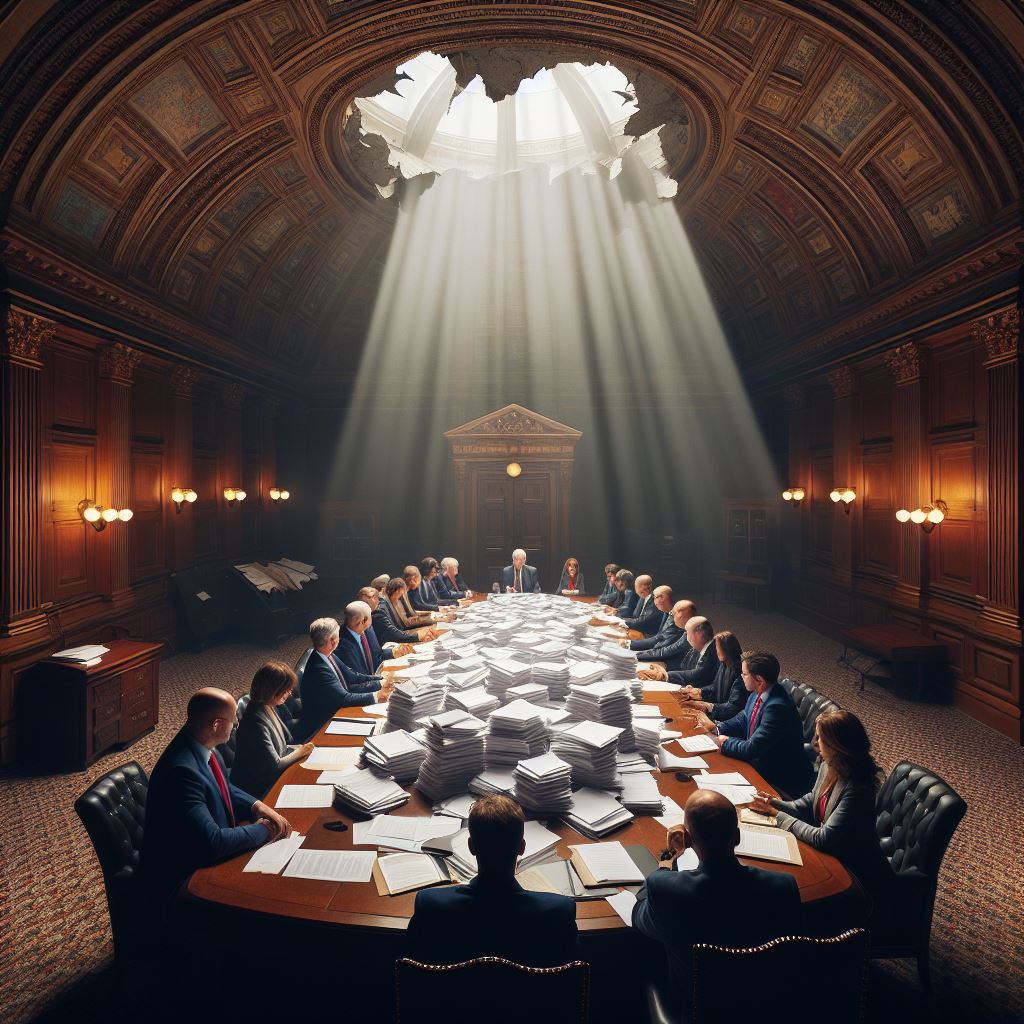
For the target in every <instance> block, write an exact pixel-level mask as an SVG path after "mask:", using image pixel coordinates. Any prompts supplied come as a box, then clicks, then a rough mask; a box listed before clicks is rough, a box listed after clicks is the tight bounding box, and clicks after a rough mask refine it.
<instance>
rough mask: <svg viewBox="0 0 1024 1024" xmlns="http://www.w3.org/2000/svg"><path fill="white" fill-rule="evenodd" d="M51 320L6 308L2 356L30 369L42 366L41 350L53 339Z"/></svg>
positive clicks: (53, 325) (55, 326) (53, 330)
mask: <svg viewBox="0 0 1024 1024" xmlns="http://www.w3.org/2000/svg"><path fill="white" fill-rule="evenodd" d="M56 329H57V325H56V324H55V323H53V321H52V320H45V319H43V318H42V317H37V316H33V315H32V314H30V313H21V312H19V311H18V310H16V309H8V310H7V312H6V314H5V317H4V358H5V359H7V360H9V361H10V362H12V363H17V364H18V365H19V366H24V367H26V368H28V369H31V370H38V369H41V368H42V365H43V363H42V359H41V356H42V352H43V349H44V348H46V347H47V346H48V345H49V344H51V342H52V341H53V337H54V334H55V333H56Z"/></svg>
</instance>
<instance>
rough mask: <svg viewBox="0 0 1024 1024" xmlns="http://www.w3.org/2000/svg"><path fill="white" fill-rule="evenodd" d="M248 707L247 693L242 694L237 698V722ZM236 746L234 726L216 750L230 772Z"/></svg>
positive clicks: (236, 731)
mask: <svg viewBox="0 0 1024 1024" xmlns="http://www.w3.org/2000/svg"><path fill="white" fill-rule="evenodd" d="M248 707H249V694H247V693H246V694H243V695H242V696H241V697H239V698H238V707H237V715H238V720H239V722H240V721H241V720H242V717H243V716H244V715H245V712H246V709H247V708H248ZM237 746H238V726H237V725H236V726H234V727H233V728H232V730H231V735H230V736H229V737H228V738H227V739H226V740H225V741H224V742H223V743H219V744H217V750H218V751H219V752H220V756H221V757H222V758H223V759H224V766H225V767H226V768H227V770H228V771H229V772H230V771H231V769H232V767H233V766H234V764H235V749H236V747H237Z"/></svg>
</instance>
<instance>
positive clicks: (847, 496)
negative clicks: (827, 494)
mask: <svg viewBox="0 0 1024 1024" xmlns="http://www.w3.org/2000/svg"><path fill="white" fill-rule="evenodd" d="M842 497H843V501H845V502H846V504H847V505H849V504H850V502H851V501H853V499H854V498H856V497H857V492H856V491H855V490H854V489H853V488H852V487H847V488H846V490H845V491H843V495H842Z"/></svg>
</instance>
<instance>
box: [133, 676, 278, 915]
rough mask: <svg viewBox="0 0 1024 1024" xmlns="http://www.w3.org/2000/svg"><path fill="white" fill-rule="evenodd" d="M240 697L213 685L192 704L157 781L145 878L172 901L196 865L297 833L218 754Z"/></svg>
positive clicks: (159, 896) (149, 807)
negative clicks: (235, 778) (234, 781)
mask: <svg viewBox="0 0 1024 1024" xmlns="http://www.w3.org/2000/svg"><path fill="white" fill-rule="evenodd" d="M237 720H238V719H237V717H236V706H235V698H234V697H232V696H231V694H230V693H228V692H227V691H226V690H220V689H217V688H215V687H212V686H205V687H203V689H201V690H198V691H196V693H194V694H193V695H192V697H191V699H190V700H189V702H188V710H187V711H186V720H185V725H184V726H183V727H182V728H181V730H180V731H179V732H178V734H177V735H176V736H175V737H174V739H173V740H171V742H170V743H169V744H168V745H167V749H166V750H165V751H164V752H163V753H162V754H161V755H160V759H159V760H158V761H157V763H156V767H155V768H154V769H153V773H152V774H151V775H150V778H149V791H148V792H147V794H146V823H145V828H144V832H143V838H142V858H141V876H142V880H143V884H144V885H145V887H146V889H147V890H148V892H149V893H150V895H151V896H152V897H153V898H154V899H155V900H157V901H164V900H167V899H169V898H170V897H172V896H173V895H174V892H175V891H176V890H177V888H178V887H179V886H180V885H181V883H182V882H184V881H185V880H186V879H187V878H188V876H189V875H190V874H192V872H193V871H195V870H196V868H201V867H206V866H208V865H210V864H216V863H218V862H219V861H222V860H227V859H228V858H229V857H233V856H235V854H238V853H244V852H245V851H246V850H252V849H255V848H256V847H257V846H262V845H263V844H264V843H266V842H268V841H269V840H272V839H280V838H282V836H287V835H289V834H290V832H291V825H289V824H288V821H287V820H286V819H285V818H283V817H282V816H281V815H280V814H278V812H277V811H275V810H274V809H273V808H272V807H268V806H267V805H266V804H265V803H263V801H262V800H257V799H256V798H255V797H254V796H252V795H251V794H249V793H246V792H245V791H244V790H242V789H239V788H238V787H237V786H232V785H231V783H229V782H228V781H227V770H226V769H225V767H224V762H223V760H222V759H221V756H220V754H219V753H217V751H216V750H215V749H214V748H215V747H216V746H218V745H219V744H221V743H223V742H224V741H225V740H226V739H228V738H229V737H230V735H231V730H232V729H233V728H234V725H235V722H236V721H237Z"/></svg>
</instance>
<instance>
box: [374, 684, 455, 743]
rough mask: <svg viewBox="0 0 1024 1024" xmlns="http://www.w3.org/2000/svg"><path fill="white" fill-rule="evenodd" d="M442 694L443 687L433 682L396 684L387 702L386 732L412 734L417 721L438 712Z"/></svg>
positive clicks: (442, 698)
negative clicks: (393, 731) (396, 731)
mask: <svg viewBox="0 0 1024 1024" xmlns="http://www.w3.org/2000/svg"><path fill="white" fill-rule="evenodd" d="M444 694H445V689H444V685H443V684H442V683H439V682H435V681H434V680H423V681H422V682H418V683H399V684H397V685H396V686H395V688H394V690H392V691H391V697H390V699H389V700H388V730H389V731H391V730H394V729H404V730H405V731H406V732H412V731H413V729H415V728H416V722H417V720H418V719H420V718H426V717H428V716H429V715H432V714H434V713H435V712H437V711H440V709H441V702H442V701H443V700H444Z"/></svg>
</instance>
